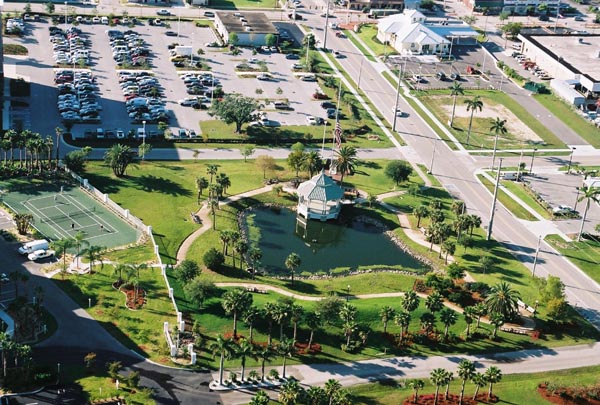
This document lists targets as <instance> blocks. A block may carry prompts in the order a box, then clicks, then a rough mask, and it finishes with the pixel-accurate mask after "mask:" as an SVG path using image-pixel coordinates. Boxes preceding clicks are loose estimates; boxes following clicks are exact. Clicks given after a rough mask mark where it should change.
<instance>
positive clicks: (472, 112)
mask: <svg viewBox="0 0 600 405" xmlns="http://www.w3.org/2000/svg"><path fill="white" fill-rule="evenodd" d="M474 113H475V109H472V110H471V118H470V119H469V130H468V131H467V146H469V139H471V126H472V125H473V114H474Z"/></svg>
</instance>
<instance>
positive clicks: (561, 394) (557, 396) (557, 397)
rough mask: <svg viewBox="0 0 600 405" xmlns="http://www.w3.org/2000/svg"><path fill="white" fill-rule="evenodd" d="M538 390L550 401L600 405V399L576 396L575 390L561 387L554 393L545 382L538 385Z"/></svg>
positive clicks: (554, 402) (579, 404)
mask: <svg viewBox="0 0 600 405" xmlns="http://www.w3.org/2000/svg"><path fill="white" fill-rule="evenodd" d="M537 392H538V393H539V394H540V395H541V396H542V397H543V398H544V399H545V400H546V401H548V402H551V403H553V404H559V405H600V401H599V400H597V399H591V398H574V394H575V393H574V391H573V390H572V389H569V388H561V389H560V390H557V391H555V392H554V393H552V392H550V391H548V389H547V387H546V385H545V384H540V385H538V388H537Z"/></svg>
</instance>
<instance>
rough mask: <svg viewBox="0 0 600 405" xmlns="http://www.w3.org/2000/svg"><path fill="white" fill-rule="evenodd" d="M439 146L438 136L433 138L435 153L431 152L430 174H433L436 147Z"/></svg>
mask: <svg viewBox="0 0 600 405" xmlns="http://www.w3.org/2000/svg"><path fill="white" fill-rule="evenodd" d="M436 146H437V138H434V139H433V153H432V154H431V164H430V165H429V174H433V162H434V159H435V147H436Z"/></svg>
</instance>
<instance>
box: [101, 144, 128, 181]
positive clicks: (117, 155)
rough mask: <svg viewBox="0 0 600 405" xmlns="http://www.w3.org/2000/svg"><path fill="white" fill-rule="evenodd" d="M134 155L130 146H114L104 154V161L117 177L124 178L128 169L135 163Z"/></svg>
mask: <svg viewBox="0 0 600 405" xmlns="http://www.w3.org/2000/svg"><path fill="white" fill-rule="evenodd" d="M133 160H134V153H133V151H132V150H131V148H130V147H129V146H126V145H121V144H118V143H117V144H114V145H113V146H112V147H111V148H110V149H108V150H107V151H106V153H105V154H104V161H105V162H106V164H108V165H109V166H110V168H111V170H112V171H113V174H114V175H115V176H117V177H123V176H124V175H125V172H126V170H127V167H128V166H129V165H130V164H131V163H133Z"/></svg>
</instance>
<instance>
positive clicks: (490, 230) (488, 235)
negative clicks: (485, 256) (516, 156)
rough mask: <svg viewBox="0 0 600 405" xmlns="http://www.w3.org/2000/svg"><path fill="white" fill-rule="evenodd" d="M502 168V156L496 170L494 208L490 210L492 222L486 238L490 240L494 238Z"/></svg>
mask: <svg viewBox="0 0 600 405" xmlns="http://www.w3.org/2000/svg"><path fill="white" fill-rule="evenodd" d="M501 168H502V158H500V163H498V171H497V172H496V186H495V187H494V199H493V200H492V210H491V212H490V223H489V225H488V230H487V238H486V240H490V239H491V238H492V227H493V226H494V213H495V212H496V200H497V199H498V185H499V184H500V169H501Z"/></svg>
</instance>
